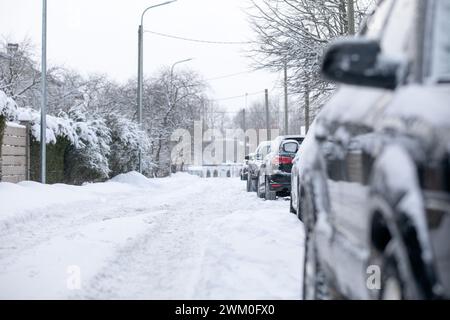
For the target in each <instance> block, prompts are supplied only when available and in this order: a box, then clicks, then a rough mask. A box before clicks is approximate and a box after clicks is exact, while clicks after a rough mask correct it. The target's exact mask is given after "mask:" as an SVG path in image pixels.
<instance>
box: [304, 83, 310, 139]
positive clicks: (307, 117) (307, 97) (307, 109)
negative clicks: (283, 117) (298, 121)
mask: <svg viewBox="0 0 450 320" xmlns="http://www.w3.org/2000/svg"><path fill="white" fill-rule="evenodd" d="M309 106H310V101H309V85H308V83H306V85H305V134H308V131H309V122H310V120H309Z"/></svg>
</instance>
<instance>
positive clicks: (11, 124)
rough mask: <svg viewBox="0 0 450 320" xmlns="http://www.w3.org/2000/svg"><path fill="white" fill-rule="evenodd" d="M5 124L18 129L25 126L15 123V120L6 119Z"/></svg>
mask: <svg viewBox="0 0 450 320" xmlns="http://www.w3.org/2000/svg"><path fill="white" fill-rule="evenodd" d="M6 125H7V126H8V127H11V128H20V129H24V128H26V127H25V126H23V125H21V124H18V123H15V122H10V121H6Z"/></svg>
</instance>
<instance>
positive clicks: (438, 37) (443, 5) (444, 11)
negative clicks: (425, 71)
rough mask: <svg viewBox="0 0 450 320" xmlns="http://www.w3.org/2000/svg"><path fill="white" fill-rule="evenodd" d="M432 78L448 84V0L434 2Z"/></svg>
mask: <svg viewBox="0 0 450 320" xmlns="http://www.w3.org/2000/svg"><path fill="white" fill-rule="evenodd" d="M434 5H435V8H434V19H433V21H434V23H435V26H434V36H433V48H432V50H433V53H432V55H433V56H432V76H433V78H435V79H436V80H437V81H438V82H446V83H448V82H450V33H449V30H450V0H440V1H435V4H434Z"/></svg>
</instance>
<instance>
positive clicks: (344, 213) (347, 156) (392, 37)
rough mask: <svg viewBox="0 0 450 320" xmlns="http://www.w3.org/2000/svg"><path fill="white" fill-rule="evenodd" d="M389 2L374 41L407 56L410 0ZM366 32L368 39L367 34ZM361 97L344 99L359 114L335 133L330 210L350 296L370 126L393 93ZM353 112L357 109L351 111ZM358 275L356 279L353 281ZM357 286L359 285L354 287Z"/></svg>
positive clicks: (373, 147) (364, 246) (358, 268)
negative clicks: (336, 165)
mask: <svg viewBox="0 0 450 320" xmlns="http://www.w3.org/2000/svg"><path fill="white" fill-rule="evenodd" d="M385 5H390V10H389V15H388V17H387V20H386V22H385V24H384V27H383V28H382V32H381V37H380V43H381V48H382V54H383V55H385V56H387V57H395V58H399V59H404V60H405V61H410V60H411V58H412V57H411V55H409V53H408V50H409V49H408V48H409V46H408V44H409V43H410V41H411V39H412V38H413V34H412V33H413V32H414V31H415V28H414V26H413V23H414V17H415V16H416V15H415V10H417V9H418V7H417V1H416V0H396V1H395V2H393V3H392V4H389V3H388V2H385ZM370 32H371V30H370V29H369V30H368V35H367V36H368V37H371V36H372V34H370ZM359 91H360V92H359V93H358V95H361V94H364V97H365V98H364V99H354V97H352V98H351V101H349V102H348V105H351V107H350V108H352V107H354V108H358V109H359V113H360V114H361V117H357V116H355V117H354V118H351V119H346V121H345V122H344V121H341V122H340V124H339V128H338V129H337V130H336V132H335V135H334V137H335V140H336V141H338V143H339V145H340V148H341V149H340V151H342V154H341V158H340V161H341V163H340V165H341V167H340V170H341V172H342V175H341V176H340V181H339V183H338V184H337V189H338V191H337V193H338V195H339V199H338V200H337V202H338V203H339V206H338V207H339V210H337V211H335V213H336V219H335V228H336V232H337V234H338V237H336V241H337V242H336V245H335V254H336V255H337V256H339V257H342V263H341V264H339V268H338V270H337V272H338V274H339V279H341V280H342V284H343V287H344V288H343V291H345V292H348V293H349V295H350V296H356V297H364V294H365V293H366V292H367V290H366V289H367V288H366V287H365V283H366V281H365V277H366V268H367V266H366V261H367V260H368V256H369V254H370V243H369V241H368V240H369V234H370V230H369V227H370V218H371V213H370V212H369V211H368V206H367V204H368V203H369V182H370V173H371V169H372V164H373V162H374V158H375V157H376V154H377V152H378V150H379V148H380V146H381V145H382V139H383V138H382V137H381V136H377V133H376V132H375V128H376V126H377V123H379V122H380V120H382V119H383V118H384V117H383V116H384V111H385V110H386V108H387V107H388V105H389V103H390V101H391V100H392V98H393V97H394V96H395V94H396V93H395V92H392V91H386V90H375V89H365V88H362V89H359ZM355 115H357V113H356V114H355ZM355 277H359V281H355ZM355 284H359V285H355Z"/></svg>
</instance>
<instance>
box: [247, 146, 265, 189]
mask: <svg viewBox="0 0 450 320" xmlns="http://www.w3.org/2000/svg"><path fill="white" fill-rule="evenodd" d="M271 143H272V142H271V141H263V142H261V143H260V144H259V146H258V148H256V151H255V153H254V157H253V159H250V156H246V157H245V159H246V160H248V169H247V171H248V173H247V176H248V177H247V192H256V182H257V181H256V180H257V178H258V173H259V169H260V168H261V165H262V164H263V162H264V158H265V157H266V156H267V155H268V154H269V153H270V146H271Z"/></svg>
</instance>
